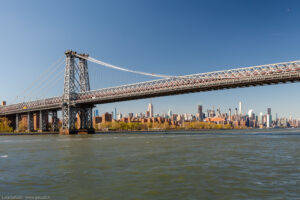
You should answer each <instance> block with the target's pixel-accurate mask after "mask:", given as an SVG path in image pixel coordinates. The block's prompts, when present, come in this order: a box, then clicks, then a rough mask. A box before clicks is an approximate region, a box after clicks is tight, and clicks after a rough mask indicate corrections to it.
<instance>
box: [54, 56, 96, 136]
mask: <svg viewBox="0 0 300 200" xmlns="http://www.w3.org/2000/svg"><path fill="white" fill-rule="evenodd" d="M65 55H66V68H65V76H64V93H63V105H62V129H61V130H60V134H66V135H68V134H76V133H94V132H95V130H94V128H93V119H92V109H93V107H94V105H93V104H91V105H90V104H87V105H86V104H85V105H76V104H75V103H74V102H75V101H76V100H77V97H78V95H77V94H78V92H80V93H81V92H88V91H90V81H89V73H88V65H87V60H86V59H83V58H79V57H77V56H76V55H77V53H76V52H74V51H66V52H65ZM79 55H80V57H88V55H87V54H79ZM76 59H78V60H79V62H78V64H77V62H76ZM78 118H79V119H80V120H77V121H80V124H78V126H79V129H77V128H76V125H75V122H76V119H78Z"/></svg>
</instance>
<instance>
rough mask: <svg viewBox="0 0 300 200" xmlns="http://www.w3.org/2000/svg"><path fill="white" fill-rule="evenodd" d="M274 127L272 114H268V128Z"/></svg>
mask: <svg viewBox="0 0 300 200" xmlns="http://www.w3.org/2000/svg"><path fill="white" fill-rule="evenodd" d="M271 127H272V115H269V114H267V128H271Z"/></svg>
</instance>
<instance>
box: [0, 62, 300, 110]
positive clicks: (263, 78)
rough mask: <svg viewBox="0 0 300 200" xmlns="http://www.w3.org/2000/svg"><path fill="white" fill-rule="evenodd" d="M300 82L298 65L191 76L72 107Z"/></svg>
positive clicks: (57, 104) (113, 91) (53, 105)
mask: <svg viewBox="0 0 300 200" xmlns="http://www.w3.org/2000/svg"><path fill="white" fill-rule="evenodd" d="M297 81H300V62H299V61H294V62H289V63H279V64H273V65H266V66H258V67H249V68H241V69H233V70H225V71H218V72H211V73H202V74H193V75H188V76H181V77H172V78H168V79H159V80H155V81H148V82H143V83H136V84H130V85H125V86H119V87H113V88H106V89H100V90H94V91H89V92H85V93H79V94H77V97H76V100H73V101H72V102H70V103H71V104H73V105H74V106H81V105H83V104H103V103H112V102H118V101H126V100H133V99H142V98H150V97H159V96H168V95H176V94H183V93H191V92H201V91H210V90H220V89H228V88H237V87H250V86H258V85H267V84H279V83H286V82H297ZM62 105H63V98H62V97H54V98H48V99H42V100H37V101H31V102H24V103H19V104H13V105H7V106H2V107H0V116H5V115H11V114H16V113H26V112H29V111H38V110H59V109H61V108H62Z"/></svg>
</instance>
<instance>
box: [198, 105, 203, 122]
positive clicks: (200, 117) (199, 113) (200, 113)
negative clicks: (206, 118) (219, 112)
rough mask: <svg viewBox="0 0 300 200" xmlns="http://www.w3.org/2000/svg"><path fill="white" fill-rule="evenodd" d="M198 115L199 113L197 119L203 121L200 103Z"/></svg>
mask: <svg viewBox="0 0 300 200" xmlns="http://www.w3.org/2000/svg"><path fill="white" fill-rule="evenodd" d="M198 115H199V120H200V121H203V112H202V105H198Z"/></svg>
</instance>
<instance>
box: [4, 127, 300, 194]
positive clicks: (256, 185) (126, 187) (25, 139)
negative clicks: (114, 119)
mask: <svg viewBox="0 0 300 200" xmlns="http://www.w3.org/2000/svg"><path fill="white" fill-rule="evenodd" d="M299 144H300V131H299V130H297V129H295V130H272V131H270V130H264V131H257V130H253V131H247V132H245V131H226V132H222V131H218V132H199V133H195V132H184V133H168V134H110V135H108V134H96V135H87V136H58V135H49V136H3V137H0V196H5V195H23V196H26V195H31V196H48V197H50V199H261V198H265V199H275V198H278V199H289V198H298V197H299V196H300V191H299V188H300V145H299Z"/></svg>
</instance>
